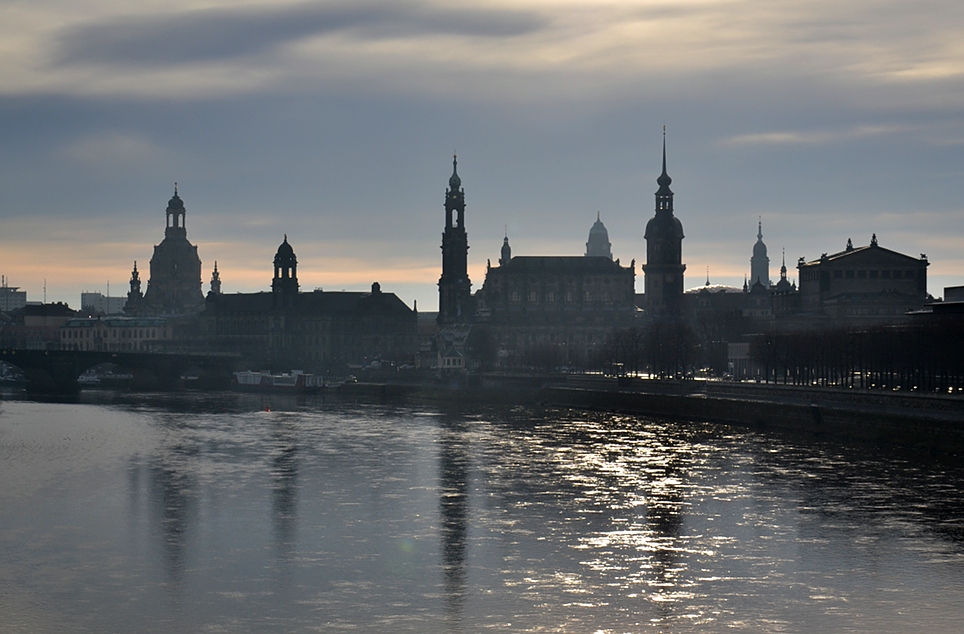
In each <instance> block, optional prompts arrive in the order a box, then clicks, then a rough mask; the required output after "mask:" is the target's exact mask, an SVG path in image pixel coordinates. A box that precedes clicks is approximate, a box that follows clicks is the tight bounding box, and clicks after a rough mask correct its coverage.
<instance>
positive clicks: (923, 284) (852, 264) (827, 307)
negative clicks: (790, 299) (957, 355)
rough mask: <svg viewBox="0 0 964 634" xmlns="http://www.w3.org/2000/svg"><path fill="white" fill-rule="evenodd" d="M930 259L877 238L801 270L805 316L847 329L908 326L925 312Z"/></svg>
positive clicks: (849, 244) (823, 257)
mask: <svg viewBox="0 0 964 634" xmlns="http://www.w3.org/2000/svg"><path fill="white" fill-rule="evenodd" d="M928 266H929V263H928V261H927V256H926V255H924V254H923V253H922V254H921V255H920V257H919V258H915V257H912V256H909V255H904V254H903V253H898V252H896V251H891V250H890V249H885V248H884V247H882V246H880V245H879V244H878V242H877V234H874V235H873V236H872V237H871V239H870V244H869V245H867V246H862V247H855V246H854V245H853V242H852V241H851V240H847V246H846V248H845V249H844V250H843V251H839V252H837V253H832V254H829V255H828V254H826V253H824V254H823V255H821V256H820V258H818V259H816V260H812V261H809V262H807V261H806V260H804V259H803V258H801V259H800V262H799V263H798V264H797V270H798V272H799V279H800V291H799V293H800V311H801V313H802V314H804V315H809V316H812V317H813V318H824V319H827V320H830V321H831V322H834V323H838V324H843V323H849V324H857V323H883V322H895V321H900V320H903V319H904V317H905V316H906V315H907V313H908V312H910V311H913V310H919V309H921V308H923V307H924V304H925V303H926V302H927V300H928V295H927V267H928Z"/></svg>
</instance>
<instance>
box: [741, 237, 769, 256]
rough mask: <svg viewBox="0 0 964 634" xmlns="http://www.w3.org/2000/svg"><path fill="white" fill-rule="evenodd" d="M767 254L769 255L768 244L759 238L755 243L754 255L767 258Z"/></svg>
mask: <svg viewBox="0 0 964 634" xmlns="http://www.w3.org/2000/svg"><path fill="white" fill-rule="evenodd" d="M766 256H767V245H765V244H764V243H763V240H758V241H757V243H756V244H754V245H753V257H757V258H765V257H766ZM744 257H746V256H744Z"/></svg>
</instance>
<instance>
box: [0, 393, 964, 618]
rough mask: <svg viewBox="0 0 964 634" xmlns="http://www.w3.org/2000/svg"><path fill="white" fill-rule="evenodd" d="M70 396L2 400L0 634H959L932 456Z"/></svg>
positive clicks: (588, 428)
mask: <svg viewBox="0 0 964 634" xmlns="http://www.w3.org/2000/svg"><path fill="white" fill-rule="evenodd" d="M84 398H85V400H86V402H79V403H42V402H30V401H20V400H13V401H4V402H0V631H3V632H131V633H137V632H173V631H178V632H315V631H340V630H350V631H362V632H406V631H408V632H453V631H455V632H457V631H463V632H476V631H484V630H495V631H516V632H526V631H528V632H599V631H601V632H707V631H709V632H724V631H725V632H813V631H834V632H906V631H914V632H917V633H923V632H949V631H957V630H958V629H959V627H960V624H961V623H964V524H962V514H961V509H962V508H964V471H962V469H961V468H960V467H959V466H957V465H954V464H947V463H946V462H944V463H942V462H938V461H935V460H933V459H931V458H929V457H926V456H919V455H903V456H902V455H897V454H895V453H893V452H888V451H881V450H878V449H874V448H871V447H858V448H846V447H841V446H838V445H834V444H816V443H813V442H811V441H807V440H799V439H790V438H787V437H781V436H774V435H767V434H765V433H760V432H753V431H748V430H744V429H740V428H733V427H726V426H718V425H708V424H703V423H699V422H690V423H670V422H665V421H658V420H651V419H646V418H641V417H627V416H618V415H612V414H596V413H585V412H573V411H569V410H554V409H542V408H530V407H517V408H510V407H506V408H499V407H479V406H468V405H465V406H457V405H451V406H445V407H442V406H439V405H432V404H422V405H411V404H409V405H404V406H402V405H399V406H385V405H364V404H361V405H358V404H339V403H330V402H323V401H321V400H309V401H303V400H302V401H298V400H296V399H286V398H282V397H275V398H270V397H268V398H266V397H254V396H245V395H234V394H206V395H205V394H188V395H184V394H179V395H146V396H129V395H128V396H125V395H104V396H100V397H90V396H86V397H84ZM267 410H270V411H267Z"/></svg>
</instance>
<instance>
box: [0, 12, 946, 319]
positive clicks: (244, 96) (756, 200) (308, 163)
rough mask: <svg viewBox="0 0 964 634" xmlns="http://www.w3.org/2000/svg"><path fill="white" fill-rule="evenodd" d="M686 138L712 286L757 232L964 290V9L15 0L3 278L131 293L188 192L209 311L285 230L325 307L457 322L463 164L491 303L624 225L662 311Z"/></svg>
mask: <svg viewBox="0 0 964 634" xmlns="http://www.w3.org/2000/svg"><path fill="white" fill-rule="evenodd" d="M664 125H665V126H666V145H667V162H668V171H669V174H670V175H671V176H672V178H673V185H672V188H673V190H674V192H675V193H676V199H675V208H676V215H677V217H679V218H680V220H681V222H682V223H683V228H684V232H685V234H686V239H685V240H684V241H683V261H684V263H685V264H686V266H687V270H686V287H687V288H690V287H694V286H699V285H702V284H704V283H705V281H706V278H707V271H708V272H709V278H710V280H711V282H712V283H714V284H729V285H734V286H742V284H743V279H744V275H746V274H747V273H748V272H749V258H750V255H751V249H752V247H753V244H754V242H755V241H756V232H757V222H758V220H760V219H762V223H763V233H764V241H765V242H766V244H767V246H768V249H769V256H770V273H771V278H772V279H773V280H774V281H776V280H777V279H778V277H779V267H780V261H781V253H782V252H783V250H784V249H785V252H786V261H787V265H788V268H789V277H790V278H791V279H796V270H795V265H796V262H797V260H798V259H799V258H800V257H804V258H806V259H808V260H809V259H815V258H818V257H820V255H821V253H834V252H836V251H840V250H843V248H844V246H845V244H846V242H847V239H848V238H851V239H852V240H853V243H854V244H855V245H856V246H861V245H865V244H869V242H870V238H871V235H872V234H876V235H877V237H878V240H879V243H880V245H881V246H883V247H887V248H890V249H893V250H895V251H899V252H901V253H906V254H909V255H912V256H915V257H917V256H919V255H920V254H922V253H924V254H926V255H927V257H928V260H929V261H930V262H931V265H930V268H929V277H928V283H929V291H930V292H931V293H932V294H933V295H934V296H935V297H939V296H941V295H942V294H943V288H944V287H945V286H956V285H962V284H964V213H962V212H964V196H962V194H964V178H962V176H964V3H961V2H959V1H958V0H918V1H916V2H913V3H911V2H907V1H906V0H874V1H869V0H848V1H847V2H840V1H839V0H833V1H829V0H730V1H726V0H680V1H676V0H667V1H663V2H658V1H645V0H623V1H607V0H512V1H511V2H509V1H498V0H447V1H444V2H436V1H433V0H393V1H388V0H384V1H380V2H373V1H369V0H349V1H341V0H334V1H324V2H284V1H271V2H267V1H263V0H261V1H259V0H249V1H238V2H219V1H217V0H207V1H195V0H164V1H163V2H160V1H155V0H141V1H140V2H138V3H131V2H128V1H126V0H124V1H120V0H5V1H4V2H3V3H2V4H0V274H3V275H4V276H6V279H7V280H8V282H7V283H8V285H10V286H17V287H20V288H21V290H26V291H27V296H28V300H30V301H40V300H42V299H44V292H45V289H46V299H47V301H66V302H68V303H69V304H70V305H71V306H73V307H79V303H80V293H81V292H82V291H100V292H102V293H107V291H108V283H109V285H110V286H109V292H110V294H111V295H112V296H116V295H120V294H124V293H126V292H127V289H128V284H127V283H128V280H129V278H130V271H131V267H132V264H133V262H134V261H137V263H138V268H139V269H140V270H141V271H142V272H145V274H142V278H146V277H147V275H146V271H147V270H148V266H149V261H150V258H151V255H152V252H153V247H154V245H156V244H158V243H159V242H160V241H161V240H162V239H163V234H164V222H165V216H164V210H165V208H166V206H167V201H168V199H169V198H170V197H171V194H172V193H173V190H174V183H175V182H177V183H178V189H179V193H180V196H181V198H182V199H183V200H184V203H185V206H186V208H187V231H188V239H189V240H190V241H191V242H192V243H193V244H195V245H197V246H198V252H199V255H200V257H201V260H202V278H203V281H204V291H205V292H206V291H207V290H208V281H209V279H210V274H211V268H212V267H213V265H214V262H215V261H217V263H218V269H219V271H220V274H221V279H222V283H223V287H222V290H223V291H224V292H229V293H233V292H253V291H259V290H268V289H269V287H270V281H271V276H272V272H273V271H272V258H273V256H274V252H275V250H276V249H277V247H278V245H279V244H280V243H281V241H282V240H283V238H284V236H285V235H287V236H288V240H289V242H290V243H291V245H292V246H293V247H294V249H295V252H296V254H297V256H298V260H299V268H298V277H299V281H300V282H301V287H302V289H304V290H311V289H314V288H323V289H325V290H343V289H344V290H366V289H368V288H369V287H370V286H371V284H372V282H376V281H377V282H379V283H380V284H381V287H382V289H383V290H384V291H391V292H394V293H396V294H397V295H398V296H399V297H401V298H402V299H403V300H404V301H405V302H406V303H407V304H408V305H409V306H411V305H412V304H413V303H414V302H415V301H417V302H418V308H419V310H423V311H431V310H435V309H436V308H437V306H438V293H437V286H436V284H437V282H438V277H439V274H440V265H441V254H440V250H439V245H440V244H441V232H442V229H443V224H444V209H443V202H444V194H445V188H446V186H447V184H448V178H449V176H450V175H451V172H452V155H453V153H457V154H458V170H459V175H460V176H461V178H462V185H463V187H464V189H465V194H466V203H467V208H466V227H467V230H468V234H469V244H470V247H471V248H470V251H469V262H470V263H469V266H470V271H469V273H470V277H471V279H472V282H473V288H474V289H478V288H480V287H481V285H482V282H483V281H484V276H485V267H486V261H487V260H488V259H491V260H492V261H493V262H495V261H497V260H498V258H499V249H500V248H501V245H502V239H503V235H504V233H505V232H506V231H507V232H508V236H509V240H510V243H511V245H512V249H513V254H514V255H581V254H583V253H584V252H585V242H586V240H587V238H588V232H589V228H590V227H591V226H592V223H593V222H594V221H595V219H596V214H597V213H599V214H600V217H601V218H602V220H603V222H604V223H605V225H606V227H607V228H608V230H609V236H610V241H611V242H612V245H613V246H612V248H613V254H614V256H615V257H617V258H620V260H621V262H622V263H623V264H628V263H629V262H630V261H632V260H635V261H636V274H637V278H636V288H637V291H638V292H642V288H643V273H642V271H641V268H640V265H641V264H642V263H643V261H644V260H645V248H646V247H645V241H644V240H643V232H644V229H645V225H646V222H647V220H648V219H649V218H650V217H652V216H653V210H654V198H653V194H654V192H655V191H656V189H657V185H656V177H657V176H658V175H659V171H660V160H661V154H660V153H661V144H662V140H663V126H664ZM145 281H146V279H145Z"/></svg>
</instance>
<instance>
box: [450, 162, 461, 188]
mask: <svg viewBox="0 0 964 634" xmlns="http://www.w3.org/2000/svg"><path fill="white" fill-rule="evenodd" d="M461 186H462V179H461V178H459V156H458V154H453V155H452V176H450V177H449V187H451V188H452V191H455V190H457V189H458V188H459V187H461Z"/></svg>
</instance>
